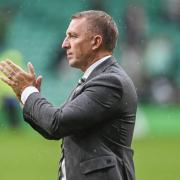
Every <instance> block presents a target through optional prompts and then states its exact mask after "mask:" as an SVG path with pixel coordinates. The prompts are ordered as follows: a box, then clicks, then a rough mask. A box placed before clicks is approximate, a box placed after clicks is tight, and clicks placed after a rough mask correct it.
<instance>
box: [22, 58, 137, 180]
mask: <svg viewBox="0 0 180 180" xmlns="http://www.w3.org/2000/svg"><path fill="white" fill-rule="evenodd" d="M136 108H137V96H136V92H135V88H134V85H133V83H132V81H131V80H130V78H129V77H128V76H127V74H126V73H125V72H124V71H123V69H122V68H121V67H120V66H119V65H118V64H117V63H116V62H115V60H114V59H113V58H109V59H107V60H106V61H104V62H103V63H101V64H100V65H99V66H97V67H96V68H95V69H94V70H93V72H92V73H91V74H90V76H89V77H88V79H87V80H86V82H85V83H84V84H82V85H81V86H79V87H78V88H77V89H76V90H75V91H74V92H73V94H72V95H71V97H70V98H69V99H68V100H67V102H66V103H65V104H64V105H63V106H62V107H59V108H56V107H54V106H52V105H51V104H50V103H49V102H47V101H46V99H44V98H42V97H41V96H40V93H33V94H32V95H30V97H29V98H28V99H27V101H26V103H25V106H24V119H25V121H27V122H28V123H29V124H30V125H31V126H32V127H33V128H34V129H35V130H36V131H38V132H39V133H40V134H41V135H43V136H44V137H45V138H47V139H61V138H63V139H64V156H65V166H66V177H67V180H135V174H134V164H133V151H132V150H131V141H132V137H133V130H134V124H135V116H136Z"/></svg>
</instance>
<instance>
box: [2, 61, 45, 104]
mask: <svg viewBox="0 0 180 180" xmlns="http://www.w3.org/2000/svg"><path fill="white" fill-rule="evenodd" d="M27 67H28V72H26V71H24V70H23V69H22V68H21V67H19V66H18V65H16V64H15V63H13V62H12V61H11V60H5V61H1V62H0V71H1V72H2V73H3V74H4V75H5V76H0V79H1V80H2V81H4V82H5V83H6V84H8V85H9V86H10V87H11V88H12V89H13V91H14V92H15V94H16V96H17V98H18V99H19V101H20V99H21V94H22V92H23V90H24V89H25V88H26V87H28V86H34V87H36V88H37V89H38V90H39V91H40V87H41V82H42V76H38V77H37V78H36V75H35V71H34V67H33V65H32V64H31V63H28V64H27Z"/></svg>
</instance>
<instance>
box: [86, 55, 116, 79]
mask: <svg viewBox="0 0 180 180" xmlns="http://www.w3.org/2000/svg"><path fill="white" fill-rule="evenodd" d="M115 63H116V61H115V59H114V57H112V56H111V57H109V58H107V59H106V60H105V61H104V62H102V63H101V64H99V65H98V66H97V67H96V68H95V69H94V70H93V71H92V72H91V74H90V75H89V76H88V78H87V80H86V81H88V80H90V79H92V78H93V77H95V76H97V75H98V74H100V73H102V72H104V71H105V69H106V68H108V67H109V66H111V65H112V64H115Z"/></svg>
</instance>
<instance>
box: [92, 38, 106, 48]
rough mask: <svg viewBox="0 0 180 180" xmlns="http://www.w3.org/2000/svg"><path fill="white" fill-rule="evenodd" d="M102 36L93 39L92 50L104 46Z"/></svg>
mask: <svg viewBox="0 0 180 180" xmlns="http://www.w3.org/2000/svg"><path fill="white" fill-rule="evenodd" d="M102 41H103V39H102V36H100V35H96V36H94V37H93V39H92V50H96V49H98V48H99V47H100V46H101V45H102Z"/></svg>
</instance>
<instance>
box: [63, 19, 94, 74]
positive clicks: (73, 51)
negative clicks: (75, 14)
mask: <svg viewBox="0 0 180 180" xmlns="http://www.w3.org/2000/svg"><path fill="white" fill-rule="evenodd" d="M92 39H93V35H92V33H91V32H89V31H88V28H87V21H86V19H85V18H80V19H73V20H72V21H71V22H70V24H69V27H68V29H67V31H66V37H65V39H64V42H63V44H62V48H65V49H66V51H67V59H68V62H69V65H70V66H72V67H76V68H79V69H81V70H83V71H84V70H86V68H87V66H88V61H89V60H90V59H91V56H92Z"/></svg>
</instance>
